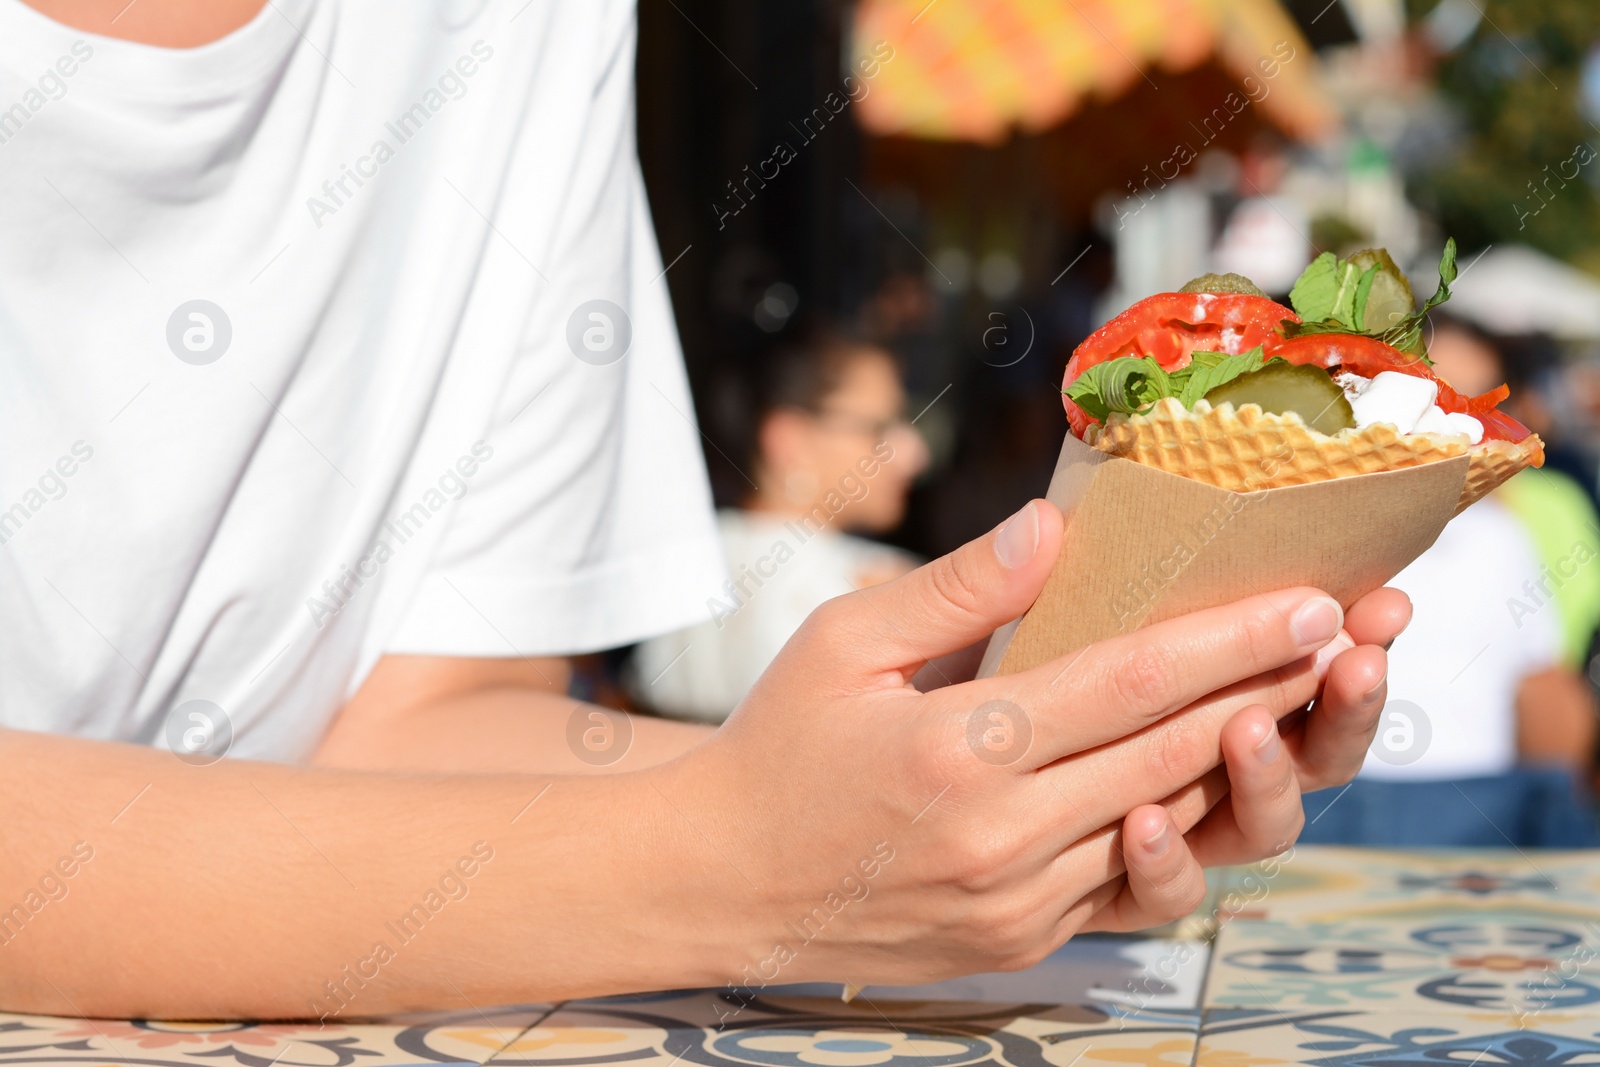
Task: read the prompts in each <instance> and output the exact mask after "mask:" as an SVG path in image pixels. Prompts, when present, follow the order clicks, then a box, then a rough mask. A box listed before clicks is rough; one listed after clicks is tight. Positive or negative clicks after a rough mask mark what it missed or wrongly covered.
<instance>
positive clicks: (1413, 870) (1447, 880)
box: [1221, 845, 1600, 921]
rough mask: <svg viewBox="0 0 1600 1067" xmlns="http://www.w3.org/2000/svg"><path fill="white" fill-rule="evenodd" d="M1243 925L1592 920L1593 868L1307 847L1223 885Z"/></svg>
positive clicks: (1483, 856)
mask: <svg viewBox="0 0 1600 1067" xmlns="http://www.w3.org/2000/svg"><path fill="white" fill-rule="evenodd" d="M1221 897H1222V903H1221V907H1222V910H1223V912H1224V913H1225V914H1237V915H1238V916H1239V917H1241V918H1270V919H1295V920H1304V919H1312V920H1318V919H1320V920H1334V919H1341V918H1353V917H1356V916H1362V917H1368V918H1390V919H1397V920H1404V921H1409V920H1411V919H1413V918H1415V917H1418V916H1424V915H1427V914H1437V913H1438V912H1439V911H1440V910H1469V911H1470V910H1474V909H1484V908H1503V907H1513V906H1514V907H1518V908H1521V909H1525V910H1530V911H1539V912H1544V913H1546V914H1549V915H1551V916H1567V917H1569V918H1573V919H1580V920H1581V919H1587V918H1593V919H1600V863H1596V862H1595V856H1594V854H1593V853H1585V852H1538V851H1513V850H1510V849H1506V850H1504V851H1499V852H1483V851H1462V850H1427V851H1412V852H1385V851H1377V850H1372V849H1354V848H1337V847H1333V846H1327V845H1320V846H1319V845H1307V846H1304V847H1300V848H1296V849H1294V850H1292V851H1291V852H1290V853H1288V854H1287V855H1286V856H1284V857H1281V858H1280V859H1278V860H1274V861H1268V862H1267V863H1265V864H1258V865H1256V866H1254V867H1247V868H1240V869H1238V870H1236V871H1234V872H1233V873H1232V874H1231V875H1230V877H1229V884H1228V886H1227V888H1226V889H1224V890H1223V892H1222V894H1221Z"/></svg>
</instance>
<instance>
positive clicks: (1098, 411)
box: [1063, 242, 1544, 511]
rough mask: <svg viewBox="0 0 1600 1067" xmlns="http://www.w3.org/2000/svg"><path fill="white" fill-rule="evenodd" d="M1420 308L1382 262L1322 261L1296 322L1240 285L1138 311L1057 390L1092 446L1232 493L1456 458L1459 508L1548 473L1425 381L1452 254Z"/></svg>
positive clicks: (1489, 401) (1497, 420)
mask: <svg viewBox="0 0 1600 1067" xmlns="http://www.w3.org/2000/svg"><path fill="white" fill-rule="evenodd" d="M1439 274H1440V281H1439V287H1438V290H1437V291H1436V292H1435V293H1434V295H1433V296H1432V297H1431V298H1430V299H1429V300H1428V301H1427V303H1426V304H1424V305H1423V307H1422V308H1421V309H1420V310H1418V309H1417V308H1416V305H1415V303H1414V300H1413V297H1412V294H1411V288H1410V286H1409V284H1408V283H1407V282H1406V280H1405V278H1404V276H1403V275H1402V274H1401V273H1400V272H1399V270H1398V269H1397V268H1396V267H1395V266H1394V263H1393V261H1392V260H1391V259H1390V258H1389V256H1388V254H1387V253H1385V252H1383V251H1381V250H1378V251H1370V252H1362V253H1358V254H1357V255H1355V256H1353V257H1351V258H1350V259H1348V260H1341V259H1338V258H1336V257H1335V256H1334V255H1333V254H1332V253H1324V254H1323V255H1322V256H1319V257H1318V258H1317V259H1316V260H1315V261H1314V262H1313V263H1312V264H1311V266H1309V267H1307V268H1306V271H1305V273H1303V274H1302V275H1301V276H1300V280H1299V281H1298V282H1296V283H1295V287H1294V289H1293V291H1291V293H1290V297H1289V299H1290V303H1291V304H1292V305H1293V308H1292V309H1291V308H1288V307H1284V306H1283V305H1281V304H1278V303H1276V302H1274V301H1272V300H1270V299H1268V298H1267V297H1266V296H1265V295H1264V294H1263V293H1262V292H1261V291H1260V290H1259V289H1257V288H1256V287H1255V286H1254V285H1252V284H1251V283H1250V282H1249V281H1248V280H1247V279H1244V278H1241V277H1239V276H1238V275H1221V276H1218V275H1207V276H1206V277H1203V278H1198V279H1196V280H1195V281H1194V282H1191V283H1190V284H1189V285H1187V286H1185V287H1184V290H1183V291H1181V292H1177V293H1162V294H1159V295H1157V296H1153V297H1150V298H1149V299H1147V300H1141V301H1140V302H1138V303H1137V304H1134V305H1133V306H1132V307H1131V308H1129V309H1128V310H1127V311H1125V312H1123V313H1122V314H1121V315H1118V316H1117V317H1116V318H1114V319H1112V320H1111V321H1110V322H1108V323H1106V325H1104V326H1102V327H1101V328H1100V329H1099V330H1097V331H1095V333H1093V334H1092V335H1090V336H1089V338H1088V339H1087V340H1085V341H1084V342H1083V344H1081V345H1079V346H1078V348H1077V350H1076V351H1075V352H1074V353H1073V356H1072V359H1071V360H1070V361H1069V362H1068V364H1067V371H1066V377H1065V379H1064V381H1063V394H1064V397H1063V399H1064V401H1065V404H1066V409H1067V419H1068V422H1069V423H1070V424H1071V427H1072V431H1073V433H1075V434H1076V435H1077V436H1078V437H1079V438H1081V439H1082V440H1083V441H1085V442H1086V443H1088V444H1091V445H1093V446H1094V447H1096V448H1098V449H1100V450H1101V451H1104V452H1109V453H1111V454H1113V455H1117V456H1123V457H1125V458H1128V459H1132V460H1135V461H1136V462H1139V463H1143V464H1146V465H1149V466H1154V467H1158V468H1160V469H1162V470H1165V471H1169V472H1171V473H1173V474H1179V475H1182V476H1184V477H1187V478H1194V479H1196V480H1199V481H1203V482H1206V483H1208V484H1210V485H1215V486H1218V487H1220V488H1224V489H1230V490H1234V491H1237V492H1253V491H1256V490H1261V489H1275V488H1281V487H1284V486H1291V485H1304V484H1307V483H1310V482H1319V481H1326V480H1328V479H1331V478H1342V477H1346V476H1349V475H1355V474H1371V473H1375V472H1378V471H1388V470H1399V469H1401V468H1405V467H1414V466H1418V465H1420V464H1424V463H1432V462H1434V461H1436V460H1441V459H1450V458H1452V457H1455V456H1460V455H1462V454H1465V455H1467V456H1468V457H1469V468H1468V473H1467V478H1466V484H1465V486H1464V487H1463V489H1462V493H1461V498H1460V501H1459V502H1458V504H1457V507H1456V510H1457V511H1460V510H1461V509H1462V508H1465V507H1467V506H1468V505H1469V504H1472V503H1473V502H1475V501H1476V500H1478V499H1479V498H1481V497H1482V496H1484V495H1485V494H1487V493H1489V492H1490V491H1491V490H1493V489H1494V488H1495V487H1496V486H1498V485H1500V484H1501V483H1502V482H1504V481H1505V480H1506V479H1507V478H1509V477H1511V476H1512V475H1513V474H1516V473H1517V472H1518V471H1520V470H1522V469H1523V468H1524V467H1527V466H1535V467H1537V466H1540V465H1541V464H1543V462H1544V445H1543V442H1541V441H1540V440H1539V438H1538V436H1537V435H1535V434H1532V433H1530V432H1529V431H1528V429H1527V428H1526V427H1525V426H1523V425H1522V424H1521V423H1519V422H1517V421H1516V420H1515V419H1513V418H1511V417H1510V416H1509V415H1507V414H1505V413H1504V412H1502V411H1499V410H1498V405H1499V404H1500V402H1501V401H1502V400H1504V399H1505V398H1506V397H1507V396H1508V395H1509V390H1508V389H1507V388H1506V387H1505V386H1500V387H1499V388H1498V389H1493V390H1491V391H1489V392H1488V393H1485V394H1483V395H1481V396H1474V397H1468V396H1462V395H1461V394H1460V393H1457V392H1456V391H1455V390H1454V389H1452V388H1451V387H1450V385H1449V384H1448V383H1447V382H1445V381H1444V380H1443V379H1441V378H1440V377H1438V375H1436V374H1435V373H1434V371H1433V369H1432V364H1431V363H1430V362H1429V360H1428V357H1427V351H1426V346H1425V344H1424V341H1423V323H1424V321H1425V317H1426V315H1427V312H1428V311H1429V310H1430V309H1432V308H1433V307H1435V306H1437V305H1438V304H1440V303H1442V302H1443V301H1444V300H1445V299H1447V298H1448V297H1449V295H1450V288H1449V286H1450V282H1452V281H1454V280H1455V276H1456V266H1455V244H1454V242H1450V243H1449V244H1447V245H1446V247H1445V254H1444V259H1443V261H1442V262H1441V264H1440V270H1439Z"/></svg>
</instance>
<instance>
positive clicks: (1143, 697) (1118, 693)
mask: <svg viewBox="0 0 1600 1067" xmlns="http://www.w3.org/2000/svg"><path fill="white" fill-rule="evenodd" d="M1174 666H1175V664H1174V663H1173V661H1172V656H1171V655H1170V654H1169V653H1168V652H1166V651H1165V650H1164V649H1162V648H1160V647H1159V646H1155V645H1148V644H1147V645H1143V646H1141V647H1138V648H1135V649H1133V650H1132V651H1131V652H1129V653H1128V655H1127V656H1126V657H1125V658H1124V659H1123V660H1122V661H1121V662H1120V663H1116V664H1112V665H1111V668H1110V669H1111V677H1110V686H1111V693H1112V697H1113V699H1114V700H1116V701H1117V702H1118V703H1120V704H1123V705H1131V706H1133V707H1136V708H1152V709H1160V710H1162V711H1165V710H1166V709H1167V707H1168V704H1169V703H1170V701H1171V699H1172V694H1173V691H1174V687H1175V685H1176V679H1175V672H1174Z"/></svg>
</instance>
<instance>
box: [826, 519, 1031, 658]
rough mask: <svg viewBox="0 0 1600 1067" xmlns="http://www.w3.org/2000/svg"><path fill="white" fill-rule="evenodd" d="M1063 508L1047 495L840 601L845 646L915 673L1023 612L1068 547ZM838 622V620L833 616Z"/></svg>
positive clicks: (846, 653)
mask: <svg viewBox="0 0 1600 1067" xmlns="http://www.w3.org/2000/svg"><path fill="white" fill-rule="evenodd" d="M1062 525H1063V522H1062V518H1061V512H1060V511H1059V510H1057V509H1056V507H1055V506H1054V505H1053V504H1050V503H1048V502H1046V501H1044V500H1032V501H1029V502H1028V504H1027V506H1025V507H1024V508H1023V509H1022V510H1021V511H1019V512H1017V513H1016V514H1015V515H1013V516H1011V518H1009V519H1007V520H1006V521H1005V522H1003V523H1001V524H1000V525H999V526H997V527H995V528H994V529H993V530H990V531H989V532H988V533H987V534H985V535H984V536H982V537H980V538H978V539H977V540H976V541H972V542H970V543H968V544H965V545H963V546H961V547H960V548H958V549H956V551H954V552H952V553H950V554H949V555H947V556H941V557H940V558H939V559H936V560H934V561H933V562H931V563H928V564H926V565H924V566H922V567H919V568H917V569H916V570H914V571H912V572H911V573H910V574H907V575H905V576H904V577H901V578H897V579H895V580H894V581H892V582H886V583H884V584H882V585H876V586H873V587H872V588H870V589H864V590H861V591H860V592H858V593H852V594H848V595H846V596H844V597H841V598H839V600H838V601H836V602H834V605H833V606H832V610H831V611H830V614H832V615H833V618H832V619H831V620H830V625H829V627H828V629H829V630H831V631H833V633H834V634H835V636H836V637H837V638H838V639H839V640H840V646H839V648H838V652H839V653H840V655H842V656H843V657H844V658H845V659H847V660H853V661H855V663H857V664H859V665H860V666H861V667H863V668H865V669H867V670H899V671H902V672H903V673H905V674H906V676H908V677H909V676H910V675H911V674H913V673H915V671H916V670H917V668H918V667H920V666H921V665H922V664H923V663H925V662H926V661H928V660H930V659H933V658H935V657H937V656H943V655H946V654H947V653H950V652H955V651H957V650H958V649H963V648H966V647H967V646H968V645H970V644H972V643H973V642H974V641H979V640H982V639H983V638H986V637H988V636H989V635H990V634H992V633H993V632H994V631H995V629H996V628H998V627H1000V626H1002V625H1004V624H1005V623H1008V622H1010V621H1011V620H1012V619H1014V618H1016V617H1017V616H1018V615H1021V614H1022V613H1023V612H1024V611H1026V610H1028V607H1029V606H1030V605H1031V604H1032V603H1033V601H1034V598H1036V597H1037V596H1038V595H1039V590H1040V589H1042V588H1044V582H1045V579H1046V578H1047V577H1049V575H1050V568H1051V567H1052V566H1054V565H1055V560H1056V553H1057V552H1059V551H1060V549H1061V531H1062ZM835 623H836V624H838V625H833V624H835Z"/></svg>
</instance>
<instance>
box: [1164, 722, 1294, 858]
mask: <svg viewBox="0 0 1600 1067" xmlns="http://www.w3.org/2000/svg"><path fill="white" fill-rule="evenodd" d="M1222 752H1223V757H1224V761H1225V762H1226V765H1227V768H1228V785H1229V792H1228V797H1227V800H1226V801H1224V802H1223V803H1221V804H1218V805H1217V807H1216V808H1215V809H1213V810H1212V812H1211V813H1210V814H1209V815H1207V816H1206V817H1205V819H1204V820H1202V821H1201V823H1200V825H1199V826H1197V827H1195V829H1194V830H1193V831H1192V832H1191V833H1190V834H1189V835H1188V841H1189V848H1190V850H1191V851H1193V852H1194V854H1195V859H1196V860H1197V861H1198V862H1200V863H1201V864H1202V865H1203V866H1207V867H1211V866H1220V865H1224V864H1235V863H1254V862H1256V861H1257V860H1260V859H1264V858H1266V857H1267V856H1276V855H1278V854H1279V853H1281V852H1283V850H1284V849H1286V848H1288V847H1289V846H1290V845H1292V844H1294V841H1295V838H1297V837H1299V836H1300V828H1301V827H1302V826H1303V825H1304V824H1305V810H1304V808H1303V807H1302V806H1301V804H1300V784H1299V782H1298V780H1297V779H1296V778H1295V769H1294V759H1293V757H1292V756H1291V755H1290V754H1289V751H1288V748H1287V746H1285V745H1284V743H1283V739H1282V737H1280V736H1279V733H1278V724H1277V722H1276V721H1275V720H1274V719H1273V717H1272V715H1271V713H1270V712H1268V711H1267V709H1266V708H1264V707H1254V708H1246V709H1245V710H1244V711H1242V712H1240V713H1239V714H1238V715H1235V716H1234V717H1233V718H1232V719H1231V720H1229V722H1228V725H1227V726H1226V727H1224V728H1223V731H1222Z"/></svg>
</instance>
